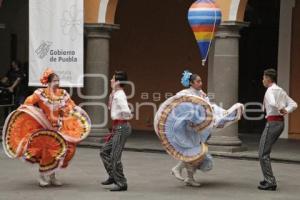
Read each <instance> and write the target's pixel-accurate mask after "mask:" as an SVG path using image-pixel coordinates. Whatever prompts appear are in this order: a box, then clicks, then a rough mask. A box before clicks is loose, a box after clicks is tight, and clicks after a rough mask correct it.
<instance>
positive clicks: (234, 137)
mask: <svg viewBox="0 0 300 200" xmlns="http://www.w3.org/2000/svg"><path fill="white" fill-rule="evenodd" d="M245 26H247V23H240V22H223V23H222V24H221V25H220V26H219V28H218V32H217V33H216V37H215V41H214V44H213V46H212V52H211V56H210V59H209V72H208V73H209V75H208V93H211V94H212V96H213V98H214V102H215V103H216V104H217V105H220V106H221V107H223V108H224V109H228V108H230V107H231V106H232V105H233V104H235V103H237V102H238V78H239V38H240V33H239V31H240V29H241V28H242V27H245ZM209 144H210V145H211V146H210V149H211V150H213V151H222V152H224V151H225V152H236V151H242V150H245V147H242V142H241V140H240V139H239V137H238V124H234V125H231V126H229V127H227V128H225V129H224V130H222V131H220V132H217V133H214V134H213V135H212V137H211V139H210V140H209Z"/></svg>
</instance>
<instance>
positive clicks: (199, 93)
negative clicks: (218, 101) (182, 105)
mask: <svg viewBox="0 0 300 200" xmlns="http://www.w3.org/2000/svg"><path fill="white" fill-rule="evenodd" d="M177 94H178V95H195V96H199V97H202V98H203V99H205V100H206V101H208V102H209V98H208V97H207V95H206V94H205V92H203V90H196V89H195V88H193V87H190V88H188V89H184V90H181V91H180V92H178V93H177Z"/></svg>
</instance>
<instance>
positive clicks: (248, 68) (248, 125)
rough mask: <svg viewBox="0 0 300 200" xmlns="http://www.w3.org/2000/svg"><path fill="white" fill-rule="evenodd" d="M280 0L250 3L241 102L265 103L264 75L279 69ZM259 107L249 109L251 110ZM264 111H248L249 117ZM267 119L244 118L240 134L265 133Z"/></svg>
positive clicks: (242, 43) (242, 48) (252, 0)
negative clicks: (267, 69) (265, 71)
mask: <svg viewBox="0 0 300 200" xmlns="http://www.w3.org/2000/svg"><path fill="white" fill-rule="evenodd" d="M279 14H280V0H249V2H248V5H247V8H246V13H245V21H246V22H250V26H249V27H247V28H244V29H243V30H242V31H241V39H240V63H239V66H240V67H239V70H240V73H239V101H240V102H242V103H249V102H257V103H260V102H263V98H264V93H265V88H264V87H263V86H262V73H263V71H264V70H265V69H266V68H275V69H277V58H278V37H279ZM249 108H251V109H258V108H259V106H248V109H249ZM262 113H263V112H255V113H251V112H247V113H246V114H247V116H250V117H257V116H261V115H262ZM264 124H265V120H264V119H262V120H246V119H243V120H242V121H241V122H240V124H239V132H240V133H251V134H261V132H262V130H263V128H264Z"/></svg>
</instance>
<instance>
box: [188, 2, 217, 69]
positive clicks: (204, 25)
mask: <svg viewBox="0 0 300 200" xmlns="http://www.w3.org/2000/svg"><path fill="white" fill-rule="evenodd" d="M188 20H189V24H190V26H191V28H192V30H193V32H194V35H195V38H196V40H197V43H198V47H199V49H200V53H201V57H202V65H203V66H204V65H205V62H206V60H207V57H208V54H209V49H210V46H211V43H212V41H213V39H214V35H215V32H216V30H217V27H218V26H219V25H220V24H221V20H222V13H221V10H220V9H219V8H218V6H217V5H216V3H215V0H197V1H195V2H194V3H193V4H192V5H191V7H190V9H189V11H188Z"/></svg>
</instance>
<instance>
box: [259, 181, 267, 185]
mask: <svg viewBox="0 0 300 200" xmlns="http://www.w3.org/2000/svg"><path fill="white" fill-rule="evenodd" d="M267 183H268V182H267V181H265V180H263V181H261V182H259V184H260V185H266V184H267Z"/></svg>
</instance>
